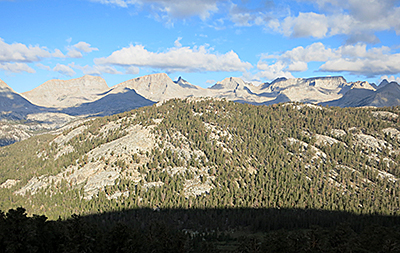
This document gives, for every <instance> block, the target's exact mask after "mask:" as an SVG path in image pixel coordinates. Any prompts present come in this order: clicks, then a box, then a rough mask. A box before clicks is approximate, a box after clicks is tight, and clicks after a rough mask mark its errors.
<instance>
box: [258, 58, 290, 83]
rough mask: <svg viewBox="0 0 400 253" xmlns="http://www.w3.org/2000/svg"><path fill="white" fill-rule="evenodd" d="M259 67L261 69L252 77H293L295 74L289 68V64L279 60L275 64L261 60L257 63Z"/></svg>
mask: <svg viewBox="0 0 400 253" xmlns="http://www.w3.org/2000/svg"><path fill="white" fill-rule="evenodd" d="M257 69H259V70H261V71H260V72H258V73H257V74H255V75H254V76H253V77H252V78H251V79H255V80H262V79H267V80H274V79H276V78H278V77H286V78H293V75H292V74H291V73H290V72H289V71H285V70H286V69H287V64H285V63H284V62H282V61H277V62H276V63H273V64H268V63H266V62H263V61H259V62H258V64H257Z"/></svg>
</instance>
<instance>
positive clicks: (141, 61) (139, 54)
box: [94, 45, 252, 72]
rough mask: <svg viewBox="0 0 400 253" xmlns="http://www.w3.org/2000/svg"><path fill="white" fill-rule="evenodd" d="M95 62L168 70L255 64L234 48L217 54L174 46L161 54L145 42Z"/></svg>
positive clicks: (239, 67)
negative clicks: (239, 54)
mask: <svg viewBox="0 0 400 253" xmlns="http://www.w3.org/2000/svg"><path fill="white" fill-rule="evenodd" d="M94 62H95V63H96V64H98V65H117V66H123V67H131V66H134V67H148V68H154V69H161V70H163V71H166V72H177V71H181V72H208V71H210V72H219V71H226V72H235V71H246V70H247V69H250V68H251V67H252V65H251V64H250V63H248V62H243V61H241V60H240V59H239V56H238V55H237V54H236V53H235V52H233V51H229V52H228V53H226V54H215V53H213V52H212V50H211V49H208V48H206V47H205V46H200V47H194V48H189V47H179V48H176V47H175V48H171V49H169V50H167V51H166V52H160V53H159V52H150V51H148V50H147V49H145V47H144V46H142V45H135V46H134V45H130V46H129V47H126V48H123V49H121V50H118V51H115V52H113V53H112V54H111V55H110V56H108V57H104V58H98V59H95V60H94Z"/></svg>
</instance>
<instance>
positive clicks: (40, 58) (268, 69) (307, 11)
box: [0, 0, 400, 93]
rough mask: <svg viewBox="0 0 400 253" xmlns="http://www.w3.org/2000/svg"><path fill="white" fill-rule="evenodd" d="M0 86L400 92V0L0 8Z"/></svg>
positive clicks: (111, 2)
mask: <svg viewBox="0 0 400 253" xmlns="http://www.w3.org/2000/svg"><path fill="white" fill-rule="evenodd" d="M0 24H1V25H0V79H1V80H3V81H4V82H5V83H7V84H8V85H9V86H10V87H11V88H13V89H14V90H15V91H17V92H21V93H22V92H25V91H29V90H32V89H33V88H35V87H37V86H39V85H41V84H43V83H44V82H46V81H48V80H51V79H62V80H68V79H72V78H79V77H81V76H83V75H97V76H101V77H103V78H104V79H105V80H106V82H107V84H108V86H109V87H112V86H114V85H116V84H118V83H121V82H123V81H126V80H129V79H132V78H136V77H140V76H144V75H148V74H153V73H167V74H168V75H169V77H170V78H171V79H173V80H176V79H177V78H179V77H180V76H181V77H182V78H183V79H185V80H187V81H188V82H190V83H192V84H195V85H198V86H201V87H210V86H211V85H213V84H214V83H215V82H217V81H221V80H223V79H224V78H227V77H240V78H242V79H243V80H245V81H248V82H252V83H254V84H260V83H264V82H270V81H273V80H274V79H276V78H278V77H286V78H309V77H316V76H343V77H345V78H346V80H347V81H348V82H350V81H358V80H360V81H368V82H373V83H376V84H379V82H380V81H381V80H383V79H388V80H389V81H397V82H399V83H400V0H283V1H276V0H264V1H251V0H0Z"/></svg>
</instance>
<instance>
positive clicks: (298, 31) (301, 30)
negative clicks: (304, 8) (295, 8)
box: [280, 12, 328, 38]
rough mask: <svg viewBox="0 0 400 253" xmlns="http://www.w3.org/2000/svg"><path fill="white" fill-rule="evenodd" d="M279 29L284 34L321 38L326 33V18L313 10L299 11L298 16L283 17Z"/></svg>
mask: <svg viewBox="0 0 400 253" xmlns="http://www.w3.org/2000/svg"><path fill="white" fill-rule="evenodd" d="M280 29H281V32H282V33H283V34H284V35H285V36H291V37H296V38H298V37H315V38H323V37H325V36H326V34H327V33H328V19H327V17H326V16H325V15H321V14H317V13H313V12H309V13H299V16H298V17H295V18H294V17H287V18H285V19H284V21H283V22H282V23H281V28H280Z"/></svg>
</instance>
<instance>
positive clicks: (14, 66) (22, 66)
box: [0, 62, 36, 73]
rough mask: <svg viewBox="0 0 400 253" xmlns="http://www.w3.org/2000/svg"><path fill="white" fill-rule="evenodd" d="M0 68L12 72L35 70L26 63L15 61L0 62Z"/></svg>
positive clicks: (31, 71) (30, 71)
mask: <svg viewBox="0 0 400 253" xmlns="http://www.w3.org/2000/svg"><path fill="white" fill-rule="evenodd" d="M0 69H3V70H5V71H7V72H12V73H21V72H28V73H35V72H36V71H35V70H34V69H33V68H31V67H29V66H28V65H27V64H26V63H21V62H16V63H9V62H5V63H2V62H0Z"/></svg>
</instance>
